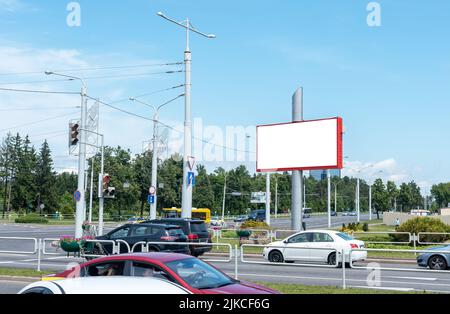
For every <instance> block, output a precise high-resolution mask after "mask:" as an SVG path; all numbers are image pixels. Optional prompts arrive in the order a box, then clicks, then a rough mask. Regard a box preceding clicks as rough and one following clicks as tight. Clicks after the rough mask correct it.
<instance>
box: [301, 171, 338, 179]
mask: <svg viewBox="0 0 450 314" xmlns="http://www.w3.org/2000/svg"><path fill="white" fill-rule="evenodd" d="M330 172H331V177H332V178H333V177H339V178H340V177H341V170H340V169H332V170H330ZM309 175H310V176H311V177H313V178H314V179H316V180H317V181H321V180H326V179H327V170H311V171H310V172H309Z"/></svg>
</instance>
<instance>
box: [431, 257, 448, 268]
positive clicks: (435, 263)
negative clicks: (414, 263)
mask: <svg viewBox="0 0 450 314" xmlns="http://www.w3.org/2000/svg"><path fill="white" fill-rule="evenodd" d="M428 266H429V267H430V268H431V269H434V270H445V269H447V262H446V261H445V259H444V258H443V257H442V256H439V255H434V256H431V257H430V259H429V260H428Z"/></svg>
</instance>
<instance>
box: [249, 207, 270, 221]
mask: <svg viewBox="0 0 450 314" xmlns="http://www.w3.org/2000/svg"><path fill="white" fill-rule="evenodd" d="M248 220H251V221H265V220H266V211H265V210H264V209H258V210H254V211H252V212H251V213H250V215H248Z"/></svg>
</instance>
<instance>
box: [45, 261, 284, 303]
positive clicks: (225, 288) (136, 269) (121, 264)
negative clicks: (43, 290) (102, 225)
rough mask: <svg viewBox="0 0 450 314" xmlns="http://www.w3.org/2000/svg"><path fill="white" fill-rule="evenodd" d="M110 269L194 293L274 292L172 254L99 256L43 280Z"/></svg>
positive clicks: (209, 266)
mask: <svg viewBox="0 0 450 314" xmlns="http://www.w3.org/2000/svg"><path fill="white" fill-rule="evenodd" d="M114 266H116V268H120V269H122V272H121V273H117V274H114V276H134V277H153V278H157V279H163V280H168V281H170V282H172V283H174V284H176V285H179V286H182V287H183V288H184V289H186V290H188V291H190V292H191V293H194V294H243V295H244V294H245V295H252V294H277V293H278V292H277V291H275V290H272V289H269V288H265V287H262V286H259V285H256V284H252V283H247V282H241V281H238V280H235V279H232V278H231V277H229V276H228V275H226V274H225V273H223V272H222V271H220V270H218V269H217V268H215V267H214V266H212V265H210V264H208V263H206V262H204V261H202V260H200V259H198V258H195V257H191V256H187V255H183V254H176V253H134V254H123V255H114V256H108V257H102V258H98V259H96V260H93V261H90V262H87V263H84V264H81V265H80V267H79V268H72V269H69V270H66V271H64V272H62V273H59V274H55V275H49V276H48V277H47V278H45V279H49V280H51V279H52V278H53V280H57V279H58V278H60V279H64V278H69V277H92V276H93V277H97V276H103V275H100V274H99V272H101V274H103V273H104V272H105V271H106V272H107V271H108V269H110V268H113V267H114ZM107 273H108V272H107ZM107 276H108V275H107ZM97 278H98V277H97ZM116 278H117V277H116ZM160 292H161V294H164V293H165V292H164V290H163V289H162V290H161V291H160Z"/></svg>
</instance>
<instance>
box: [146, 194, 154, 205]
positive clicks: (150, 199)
mask: <svg viewBox="0 0 450 314" xmlns="http://www.w3.org/2000/svg"><path fill="white" fill-rule="evenodd" d="M147 202H148V203H149V204H155V196H154V195H149V196H148V198H147Z"/></svg>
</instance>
